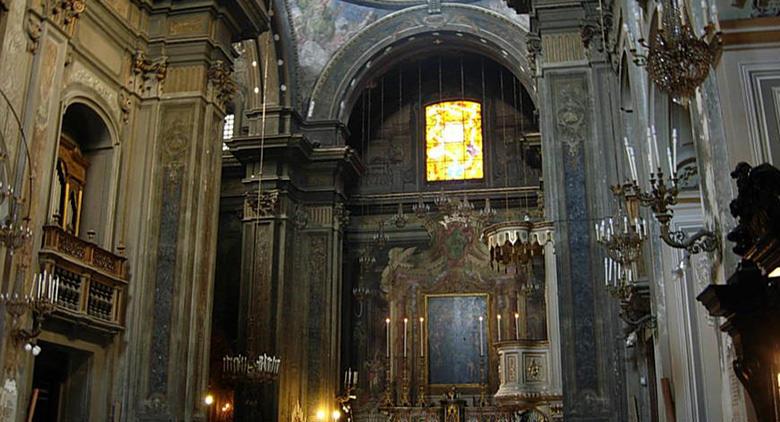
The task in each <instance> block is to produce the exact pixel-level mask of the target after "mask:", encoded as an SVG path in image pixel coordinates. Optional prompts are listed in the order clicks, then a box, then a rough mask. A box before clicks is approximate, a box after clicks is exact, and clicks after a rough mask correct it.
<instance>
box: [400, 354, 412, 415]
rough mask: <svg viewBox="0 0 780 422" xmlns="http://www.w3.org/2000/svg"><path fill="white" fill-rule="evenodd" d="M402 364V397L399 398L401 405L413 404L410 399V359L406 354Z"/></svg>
mask: <svg viewBox="0 0 780 422" xmlns="http://www.w3.org/2000/svg"><path fill="white" fill-rule="evenodd" d="M402 359H403V360H402V362H403V363H402V364H401V398H400V399H399V400H398V404H399V405H400V406H406V407H408V406H411V405H412V401H411V400H410V399H409V360H408V358H407V357H406V356H404V357H403V358H402Z"/></svg>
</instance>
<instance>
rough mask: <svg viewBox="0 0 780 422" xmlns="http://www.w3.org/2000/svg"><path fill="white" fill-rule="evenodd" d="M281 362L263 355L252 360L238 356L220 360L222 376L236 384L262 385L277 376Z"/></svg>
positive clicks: (225, 357)
mask: <svg viewBox="0 0 780 422" xmlns="http://www.w3.org/2000/svg"><path fill="white" fill-rule="evenodd" d="M281 363H282V360H281V359H279V358H277V357H274V356H268V355H266V354H263V355H262V356H258V357H257V358H256V359H254V360H250V359H249V358H248V357H246V356H244V355H242V354H238V355H236V356H224V357H223V358H222V376H223V378H225V380H227V381H228V382H232V383H236V384H263V383H267V382H271V381H273V380H275V379H276V378H277V377H278V376H279V367H280V366H281Z"/></svg>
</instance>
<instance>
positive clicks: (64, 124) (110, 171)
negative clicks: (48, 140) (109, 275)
mask: <svg viewBox="0 0 780 422" xmlns="http://www.w3.org/2000/svg"><path fill="white" fill-rule="evenodd" d="M109 122H110V120H109V119H108V118H107V117H106V115H105V114H103V113H102V112H101V111H100V108H99V107H97V106H96V104H94V103H90V102H89V100H87V99H81V98H74V99H72V100H71V101H69V102H68V103H66V106H65V109H64V112H63V114H62V118H61V126H60V137H59V140H58V145H57V150H56V158H55V160H54V167H53V169H54V173H53V176H52V179H51V180H52V183H51V195H50V198H51V199H50V207H49V210H50V211H49V217H50V218H49V219H50V221H51V222H52V223H53V224H58V225H60V226H61V227H62V228H63V229H64V230H66V231H68V232H70V233H72V234H74V235H76V236H78V237H80V238H83V239H87V240H92V241H93V242H95V243H97V244H98V245H99V246H102V247H104V248H106V249H109V250H110V249H111V248H110V247H109V243H110V242H111V239H112V231H113V230H112V222H113V218H114V212H115V211H114V209H115V206H114V205H115V204H114V203H115V200H114V197H115V193H116V184H117V163H118V154H117V148H116V147H117V142H116V141H115V140H116V135H115V132H114V130H113V129H112V125H111V124H110V123H109ZM93 232H94V237H93V236H92V233H93Z"/></svg>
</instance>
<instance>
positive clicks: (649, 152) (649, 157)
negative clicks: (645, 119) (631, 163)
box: [647, 128, 655, 173]
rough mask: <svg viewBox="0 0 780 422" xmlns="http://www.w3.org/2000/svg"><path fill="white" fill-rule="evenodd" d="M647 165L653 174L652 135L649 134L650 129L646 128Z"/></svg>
mask: <svg viewBox="0 0 780 422" xmlns="http://www.w3.org/2000/svg"><path fill="white" fill-rule="evenodd" d="M647 165H648V169H647V170H648V171H649V172H650V173H655V170H654V169H653V134H652V133H651V132H650V128H647Z"/></svg>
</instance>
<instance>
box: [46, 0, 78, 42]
mask: <svg viewBox="0 0 780 422" xmlns="http://www.w3.org/2000/svg"><path fill="white" fill-rule="evenodd" d="M85 10H87V2H86V0H44V2H43V13H44V16H45V17H46V18H48V19H51V20H52V22H54V23H55V24H56V25H57V26H59V27H60V28H61V29H62V30H63V31H65V32H66V33H67V34H68V35H69V36H73V34H74V32H75V29H76V22H77V21H78V19H79V17H80V16H81V14H82V13H84V11H85Z"/></svg>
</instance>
